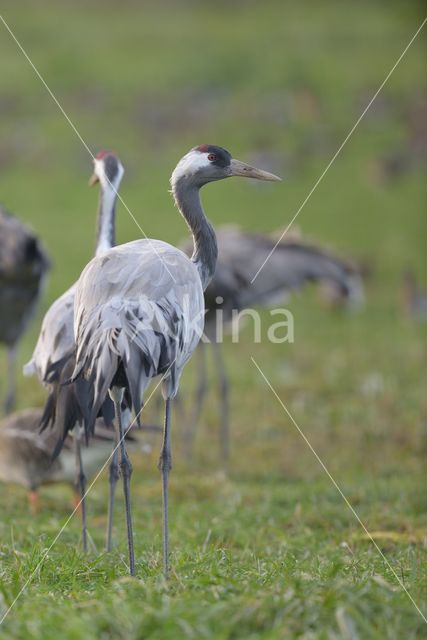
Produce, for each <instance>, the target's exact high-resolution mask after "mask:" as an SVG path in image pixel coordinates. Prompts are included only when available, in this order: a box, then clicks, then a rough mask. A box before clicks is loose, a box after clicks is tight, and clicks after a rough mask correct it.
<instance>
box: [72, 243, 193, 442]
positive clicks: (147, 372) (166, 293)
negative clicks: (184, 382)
mask: <svg viewBox="0 0 427 640" xmlns="http://www.w3.org/2000/svg"><path fill="white" fill-rule="evenodd" d="M203 327H204V298H203V289H202V284H201V280H200V277H199V273H198V271H197V267H196V266H195V264H194V262H192V261H191V260H190V259H189V258H188V257H187V256H186V255H185V254H184V253H183V252H182V251H180V250H179V249H176V248H175V247H173V246H171V245H169V244H167V243H165V242H162V241H159V240H149V239H144V240H135V241H133V242H129V243H127V244H124V245H120V246H118V247H115V248H113V249H110V250H109V251H108V252H106V253H105V254H104V255H102V256H100V257H96V258H94V259H93V260H92V261H91V262H90V263H89V264H88V265H87V267H86V268H85V269H84V271H83V273H82V275H81V277H80V280H79V282H78V291H77V296H76V305H75V331H76V336H75V338H76V344H77V345H78V350H77V356H76V368H75V370H74V373H73V375H72V378H73V379H74V378H76V377H78V376H79V375H80V374H83V376H84V377H85V378H86V379H88V380H89V381H90V383H91V385H92V384H93V386H94V391H95V396H94V401H93V406H92V409H91V413H90V417H89V424H88V430H89V432H90V433H91V432H92V428H93V424H94V420H95V419H96V416H97V414H98V411H99V408H100V406H101V405H102V403H103V401H104V400H105V397H106V396H107V392H108V389H109V388H110V386H111V385H113V384H114V382H115V376H119V375H120V368H119V367H120V364H121V365H122V366H123V373H124V375H125V378H126V380H125V382H124V384H123V386H126V387H128V391H129V394H130V397H131V399H132V404H133V408H134V411H135V413H136V414H139V413H140V411H141V406H142V403H143V395H144V391H145V389H146V387H147V385H148V384H149V382H150V381H151V379H152V378H154V377H156V376H158V375H163V376H164V380H163V388H164V389H165V394H166V395H167V397H169V398H173V397H174V396H175V395H176V391H177V388H178V384H179V380H180V377H181V374H182V371H183V368H184V366H185V364H186V362H187V361H188V360H189V358H190V357H191V354H192V353H193V351H194V349H195V348H196V346H197V344H198V342H199V339H200V337H201V335H202V334H203Z"/></svg>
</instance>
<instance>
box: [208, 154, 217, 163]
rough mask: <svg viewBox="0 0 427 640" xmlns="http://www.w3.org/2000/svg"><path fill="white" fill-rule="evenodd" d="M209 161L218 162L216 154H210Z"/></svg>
mask: <svg viewBox="0 0 427 640" xmlns="http://www.w3.org/2000/svg"><path fill="white" fill-rule="evenodd" d="M208 160H209V161H210V162H214V161H215V160H216V155H215V154H214V153H210V154H209V155H208Z"/></svg>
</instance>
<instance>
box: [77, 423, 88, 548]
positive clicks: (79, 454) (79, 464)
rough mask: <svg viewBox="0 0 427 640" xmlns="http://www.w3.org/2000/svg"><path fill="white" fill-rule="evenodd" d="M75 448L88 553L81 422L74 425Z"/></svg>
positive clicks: (78, 488)
mask: <svg viewBox="0 0 427 640" xmlns="http://www.w3.org/2000/svg"><path fill="white" fill-rule="evenodd" d="M74 450H75V456H76V491H77V493H78V494H79V496H80V510H81V514H82V542H83V551H84V552H85V553H87V549H88V547H87V521H86V476H85V473H84V469H83V460H82V450H81V441H80V425H79V424H76V426H75V427H74Z"/></svg>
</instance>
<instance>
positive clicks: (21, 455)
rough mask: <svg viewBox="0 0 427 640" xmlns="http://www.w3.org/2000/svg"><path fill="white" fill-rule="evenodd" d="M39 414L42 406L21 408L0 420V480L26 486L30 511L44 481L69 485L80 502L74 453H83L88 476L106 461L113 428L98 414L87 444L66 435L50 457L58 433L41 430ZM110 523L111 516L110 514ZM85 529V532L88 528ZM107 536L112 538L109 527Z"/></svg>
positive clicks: (130, 441) (130, 437) (130, 436)
mask: <svg viewBox="0 0 427 640" xmlns="http://www.w3.org/2000/svg"><path fill="white" fill-rule="evenodd" d="M42 414H43V409H39V408H37V409H24V410H23V411H19V412H16V413H14V414H12V415H10V416H7V417H6V418H4V419H3V420H2V421H1V423H0V480H1V481H2V482H5V483H8V484H9V483H12V484H17V485H20V486H22V487H24V488H25V489H26V490H27V497H28V504H29V507H30V510H31V512H32V513H36V512H37V510H38V504H39V487H40V486H42V485H47V484H55V483H64V484H68V485H70V486H71V487H72V488H73V490H74V506H76V505H78V504H80V502H81V494H80V486H81V483H80V478H79V477H78V473H79V466H78V465H76V456H78V455H81V456H82V458H83V465H84V468H85V472H86V474H87V475H88V477H91V476H93V475H94V474H95V473H96V472H97V471H99V470H100V469H101V467H102V465H103V464H105V462H106V460H107V459H108V457H109V456H110V454H111V446H112V443H113V442H114V431H113V430H112V429H108V428H106V427H105V425H104V421H103V420H102V418H98V420H97V422H96V434H95V436H94V437H93V439H92V441H91V446H90V447H82V448H80V447H76V443H75V440H76V438H75V437H74V436H72V435H69V436H68V437H67V438H66V440H65V442H64V445H63V448H62V450H61V452H60V454H59V455H58V456H57V457H56V458H53V452H54V450H55V446H56V444H57V437H56V434H55V431H54V430H53V431H50V430H46V431H43V432H41V433H40V429H39V426H40V420H41V418H42ZM126 440H127V442H128V444H131V445H133V444H135V443H136V442H137V439H136V438H135V436H134V434H129V433H128V434H127V436H126ZM82 515H83V513H82ZM85 526H86V525H85ZM111 526H112V518H109V527H111ZM85 533H86V535H87V531H86V532H85ZM109 537H110V539H111V530H110V531H109Z"/></svg>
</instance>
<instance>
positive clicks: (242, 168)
mask: <svg viewBox="0 0 427 640" xmlns="http://www.w3.org/2000/svg"><path fill="white" fill-rule="evenodd" d="M230 176H241V177H243V178H254V179H255V180H268V181H270V182H281V181H282V178H279V176H275V175H274V173H269V172H268V171H263V170H262V169H256V168H255V167H251V166H250V165H248V164H245V163H244V162H240V160H235V159H234V158H233V159H232V160H231V162H230Z"/></svg>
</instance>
